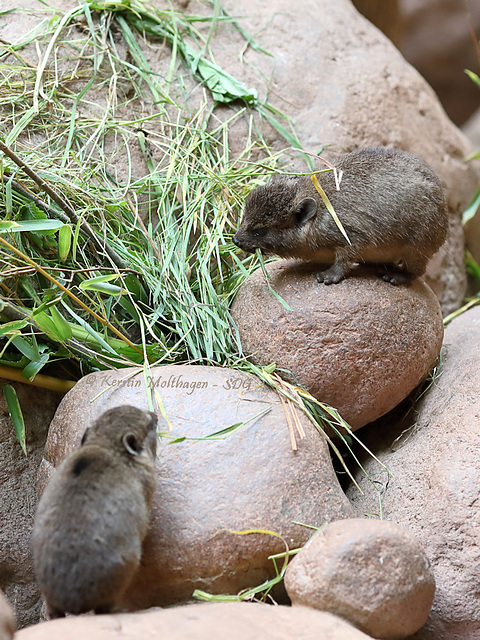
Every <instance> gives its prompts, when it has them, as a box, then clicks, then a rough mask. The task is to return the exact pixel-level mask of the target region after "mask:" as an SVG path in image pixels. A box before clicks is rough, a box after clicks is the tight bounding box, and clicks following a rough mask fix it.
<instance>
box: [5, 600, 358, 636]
mask: <svg viewBox="0 0 480 640" xmlns="http://www.w3.org/2000/svg"><path fill="white" fill-rule="evenodd" d="M150 637H152V638H168V640H185V639H186V638H189V640H224V639H225V638H229V640H259V639H260V638H261V639H262V640H312V638H321V639H322V640H368V638H369V637H370V636H367V635H365V634H364V633H362V632H361V631H358V629H355V628H354V627H352V626H351V625H349V624H348V623H347V622H345V621H344V620H341V619H340V618H337V617H336V616H333V615H331V614H330V613H323V612H321V611H314V610H313V609H308V608H306V607H295V608H292V607H282V606H278V607H272V606H269V605H266V604H258V603H247V602H228V603H227V602H224V603H215V604H214V603H204V604H197V605H186V606H182V607H172V608H170V609H164V610H155V609H151V610H150V611H142V612H140V613H128V614H117V615H104V616H92V617H80V618H65V619H64V620H53V621H52V622H44V623H42V624H39V625H36V626H34V627H30V628H28V629H24V630H22V631H21V632H20V633H18V634H17V636H16V640H63V639H64V638H69V640H84V639H85V638H89V640H117V639H118V640H123V639H125V638H128V640H144V639H145V638H150Z"/></svg>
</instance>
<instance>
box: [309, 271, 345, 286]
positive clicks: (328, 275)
mask: <svg viewBox="0 0 480 640" xmlns="http://www.w3.org/2000/svg"><path fill="white" fill-rule="evenodd" d="M344 277H345V275H344V274H343V273H339V272H338V271H331V270H330V269H327V271H320V273H317V275H316V278H317V282H323V284H337V283H338V282H341V281H342V280H343V279H344Z"/></svg>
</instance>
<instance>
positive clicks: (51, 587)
mask: <svg viewBox="0 0 480 640" xmlns="http://www.w3.org/2000/svg"><path fill="white" fill-rule="evenodd" d="M156 424H157V418H156V416H155V414H153V413H150V412H147V411H142V410H141V409H137V408H136V407H132V406H128V405H125V406H119V407H116V408H114V409H110V410H109V411H106V412H105V413H103V414H102V415H101V416H100V417H99V418H98V420H97V421H96V422H95V423H94V424H93V425H92V426H91V427H90V428H89V429H87V430H86V431H85V434H84V436H83V438H82V444H81V446H80V448H79V449H77V450H76V451H74V452H73V453H72V454H71V455H70V456H68V457H67V458H66V459H65V460H64V461H63V463H62V464H61V465H60V466H59V468H58V470H57V471H56V472H55V474H54V475H53V477H52V479H51V480H50V482H49V484H48V486H47V488H46V489H45V491H44V493H43V495H42V497H41V499H40V502H39V504H38V508H37V513H36V516H35V523H34V528H33V537H32V544H33V554H34V563H35V573H36V577H37V582H38V585H39V587H40V590H41V591H42V594H43V595H44V597H45V600H46V603H47V611H48V614H49V616H50V617H51V618H56V617H61V616H63V615H65V613H74V614H78V613H83V612H85V611H90V610H92V609H93V610H94V611H95V612H97V613H100V612H108V611H110V610H112V609H113V608H114V607H115V606H116V604H117V603H118V601H119V599H120V598H121V596H122V595H123V592H124V591H125V589H126V588H127V586H128V584H129V582H130V580H131V578H132V577H133V574H134V573H135V571H136V569H137V568H138V565H139V563H140V557H141V547H142V541H143V539H144V537H145V534H146V532H147V527H148V523H149V518H150V504H151V500H152V496H153V491H154V488H155V456H156Z"/></svg>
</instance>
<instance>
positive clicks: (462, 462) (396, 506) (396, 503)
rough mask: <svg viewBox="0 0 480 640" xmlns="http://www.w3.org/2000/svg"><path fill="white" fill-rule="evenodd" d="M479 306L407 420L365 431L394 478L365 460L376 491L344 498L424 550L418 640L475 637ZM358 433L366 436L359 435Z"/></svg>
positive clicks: (462, 321) (479, 539) (466, 317)
mask: <svg viewBox="0 0 480 640" xmlns="http://www.w3.org/2000/svg"><path fill="white" fill-rule="evenodd" d="M479 351H480V308H478V307H477V308H474V309H472V310H470V311H468V312H466V313H465V314H463V315H461V316H459V317H458V318H456V319H455V320H453V321H452V323H451V324H450V325H448V327H447V329H446V332H445V341H444V348H443V360H442V367H441V369H440V372H439V375H438V377H436V378H435V380H434V381H433V383H432V385H431V387H430V389H429V390H428V391H427V392H426V393H425V395H424V396H423V399H422V401H421V402H420V404H419V405H418V406H416V407H415V412H414V413H413V414H412V415H411V417H410V419H409V420H408V421H400V422H397V424H392V425H391V427H390V429H383V430H381V431H380V430H379V429H378V425H374V427H376V428H372V429H370V427H369V428H368V429H367V432H366V433H365V439H364V441H365V443H366V445H367V446H368V447H369V448H370V449H371V450H372V451H373V452H374V453H375V454H376V455H377V456H378V457H379V458H380V460H381V461H382V462H383V463H384V464H385V465H387V467H388V468H389V470H390V472H391V473H392V474H393V476H391V477H388V479H387V476H386V475H385V474H382V473H379V468H378V465H377V464H376V463H374V462H373V460H371V459H368V458H366V459H365V460H362V456H361V461H362V462H363V464H364V466H365V469H366V471H367V473H368V474H369V476H370V478H375V480H376V482H375V486H374V485H373V483H371V482H370V481H369V480H368V479H367V478H365V477H359V478H357V480H358V481H359V484H360V486H361V488H362V490H363V492H364V495H360V494H359V493H358V491H357V490H355V489H354V488H351V489H349V490H348V495H349V497H350V498H351V500H352V501H353V503H354V504H355V505H356V506H357V507H358V508H359V509H361V510H362V511H370V512H377V511H378V508H379V503H378V501H379V493H378V491H379V490H380V491H381V510H382V514H383V517H384V518H386V519H388V520H392V521H393V522H396V523H397V524H400V525H403V526H405V527H407V528H408V529H409V530H410V531H411V532H412V533H413V534H414V535H415V536H416V537H417V538H418V539H419V540H421V541H422V544H423V546H424V548H425V552H426V554H427V557H428V558H429V560H430V562H431V564H432V568H433V571H434V574H435V580H436V586H437V589H436V593H435V598H434V602H433V606H432V611H431V614H430V617H429V619H428V621H427V623H426V625H425V626H424V628H423V629H422V630H421V631H419V632H418V633H417V634H416V635H415V638H416V639H417V640H457V639H458V638H462V640H476V639H477V638H479V637H480V592H479V589H478V576H479V575H480V555H479V553H478V549H479V547H480V527H479V521H480V504H479V499H478V497H479V486H480V442H479V437H478V434H479V429H480V417H479V415H480V412H479V402H478V398H479V397H480V363H479V358H478V353H479ZM362 435H363V433H362Z"/></svg>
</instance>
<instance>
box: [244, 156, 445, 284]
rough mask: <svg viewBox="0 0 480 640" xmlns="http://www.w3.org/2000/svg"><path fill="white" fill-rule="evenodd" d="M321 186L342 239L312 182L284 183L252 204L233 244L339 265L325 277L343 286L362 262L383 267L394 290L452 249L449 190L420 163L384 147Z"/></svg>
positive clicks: (342, 165) (343, 164)
mask: <svg viewBox="0 0 480 640" xmlns="http://www.w3.org/2000/svg"><path fill="white" fill-rule="evenodd" d="M335 166H336V169H337V175H338V178H339V185H338V186H339V188H338V189H337V183H336V180H335V175H334V172H333V171H327V172H324V173H319V174H316V175H317V179H318V181H319V183H320V185H321V187H322V188H323V190H324V191H325V193H326V195H327V197H328V199H329V200H330V202H331V204H332V206H333V208H334V210H335V213H336V214H337V215H338V218H339V219H340V222H341V223H342V225H343V227H344V229H345V231H346V234H347V236H348V239H349V241H350V244H349V242H348V241H347V239H346V238H345V236H344V235H343V234H342V232H341V231H340V229H339V228H338V226H337V224H336V223H335V221H334V220H333V218H332V216H331V215H330V213H329V212H328V210H327V208H326V206H325V204H324V201H323V199H322V198H321V196H320V194H319V193H318V191H317V189H316V188H315V186H314V184H313V182H312V179H311V176H279V177H276V178H274V179H273V180H272V181H271V182H270V183H268V184H266V185H263V186H260V187H257V188H256V189H254V190H253V191H252V192H251V193H250V195H249V196H248V198H247V200H246V202H245V208H244V213H243V219H242V223H241V225H240V228H239V230H238V231H237V233H236V234H235V236H234V238H233V241H234V242H235V244H236V245H237V246H238V247H240V248H241V249H243V250H244V251H255V249H262V250H263V251H265V252H267V253H274V254H277V255H279V256H281V257H283V258H290V257H291V258H301V259H303V260H309V261H312V262H319V263H322V264H332V266H331V267H330V268H329V269H327V270H326V271H322V272H320V273H318V274H317V280H318V281H319V282H324V283H325V284H332V283H336V282H340V280H342V279H343V278H344V277H345V276H346V275H347V274H348V273H349V271H350V269H351V267H352V265H353V263H355V262H368V263H375V264H378V265H381V269H382V276H383V278H384V279H385V280H387V281H389V282H391V283H392V284H401V283H404V282H408V281H409V280H412V279H414V278H416V277H418V276H421V275H422V274H423V273H424V272H425V269H426V267H427V262H428V260H429V259H430V258H431V257H432V255H433V254H434V253H436V251H438V249H439V248H440V247H441V245H442V244H443V243H444V241H445V238H446V236H447V229H448V216H447V204H446V199H445V193H444V189H443V186H442V183H441V182H440V180H439V179H438V177H437V176H436V175H435V173H434V172H433V171H432V169H430V167H429V166H428V165H427V164H425V162H423V160H420V158H417V157H416V156H413V155H411V154H410V153H407V152H406V151H400V150H398V149H388V148H384V147H370V148H367V149H359V150H358V151H354V152H352V153H348V154H346V155H344V156H342V157H341V158H339V160H338V162H337V163H336V165H335Z"/></svg>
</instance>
